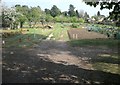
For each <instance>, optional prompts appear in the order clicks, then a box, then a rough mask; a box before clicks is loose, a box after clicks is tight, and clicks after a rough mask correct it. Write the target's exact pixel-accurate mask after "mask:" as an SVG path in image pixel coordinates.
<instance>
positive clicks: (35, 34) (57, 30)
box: [1, 23, 69, 47]
mask: <svg viewBox="0 0 120 85" xmlns="http://www.w3.org/2000/svg"><path fill="white" fill-rule="evenodd" d="M53 27H54V28H53V29H47V28H37V29H36V28H26V29H29V31H27V32H26V33H25V34H16V35H14V36H11V37H7V38H3V39H4V40H5V41H6V44H5V46H3V47H23V46H26V47H31V46H33V45H34V44H36V43H40V42H41V40H43V39H46V38H47V37H48V36H49V35H50V34H51V33H52V34H53V38H54V39H55V40H60V39H61V35H63V37H62V40H69V37H68V35H67V30H68V28H65V27H64V26H62V24H60V23H56V24H54V25H53ZM24 29H25V28H24ZM19 30H21V29H19ZM19 30H4V32H15V31H19ZM1 32H2V30H1ZM28 37H29V38H30V41H28V40H27V38H28ZM20 38H21V39H22V42H19V39H20ZM53 38H52V39H53Z"/></svg>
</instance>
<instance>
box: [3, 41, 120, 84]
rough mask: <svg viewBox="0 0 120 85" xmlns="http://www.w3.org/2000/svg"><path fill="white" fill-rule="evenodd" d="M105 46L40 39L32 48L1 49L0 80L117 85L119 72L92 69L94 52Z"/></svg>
mask: <svg viewBox="0 0 120 85" xmlns="http://www.w3.org/2000/svg"><path fill="white" fill-rule="evenodd" d="M115 52H117V49H116V48H115V49H110V48H107V47H104V48H102V47H71V46H69V45H68V44H67V43H66V42H64V41H51V40H44V41H42V42H41V43H40V44H36V45H34V46H33V47H32V48H3V51H2V56H3V59H2V61H3V62H2V65H3V66H2V71H3V73H2V77H3V79H2V81H3V83H80V85H119V79H120V75H118V74H112V73H107V72H103V71H98V70H95V69H94V68H93V66H92V64H91V62H92V59H97V56H98V54H106V53H107V54H113V53H115Z"/></svg>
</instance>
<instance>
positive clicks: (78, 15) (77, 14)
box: [76, 10, 80, 18]
mask: <svg viewBox="0 0 120 85" xmlns="http://www.w3.org/2000/svg"><path fill="white" fill-rule="evenodd" d="M76 16H77V17H78V18H80V14H79V12H78V10H76Z"/></svg>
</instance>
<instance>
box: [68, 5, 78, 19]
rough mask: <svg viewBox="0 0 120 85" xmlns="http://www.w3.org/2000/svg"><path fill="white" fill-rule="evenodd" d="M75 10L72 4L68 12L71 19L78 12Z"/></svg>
mask: <svg viewBox="0 0 120 85" xmlns="http://www.w3.org/2000/svg"><path fill="white" fill-rule="evenodd" d="M74 9H75V7H74V6H73V5H72V4H70V5H69V11H68V14H69V16H70V17H74V16H76V12H75V11H74Z"/></svg>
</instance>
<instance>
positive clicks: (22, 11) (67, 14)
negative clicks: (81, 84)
mask: <svg viewBox="0 0 120 85" xmlns="http://www.w3.org/2000/svg"><path fill="white" fill-rule="evenodd" d="M87 18H89V15H88V14H87V12H84V11H80V12H79V11H78V10H75V7H74V5H72V4H70V5H69V9H68V11H64V12H62V11H61V10H60V9H59V8H58V7H57V6H56V5H53V7H52V8H51V9H47V8H46V9H45V10H42V9H41V8H40V6H37V7H28V6H27V5H15V6H14V7H11V8H8V7H3V10H2V27H10V28H11V29H14V28H18V26H19V28H22V27H23V24H24V23H25V22H28V23H29V27H31V26H32V25H33V26H35V25H36V24H37V23H38V22H41V23H42V24H44V22H81V23H83V22H85V21H86V20H87Z"/></svg>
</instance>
